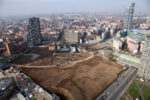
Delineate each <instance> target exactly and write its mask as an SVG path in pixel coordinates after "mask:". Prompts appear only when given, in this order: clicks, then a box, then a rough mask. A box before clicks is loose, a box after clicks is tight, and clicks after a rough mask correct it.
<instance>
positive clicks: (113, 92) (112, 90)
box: [95, 67, 138, 100]
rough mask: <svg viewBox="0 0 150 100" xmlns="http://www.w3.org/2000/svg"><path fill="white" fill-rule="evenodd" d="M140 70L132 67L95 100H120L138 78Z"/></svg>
mask: <svg viewBox="0 0 150 100" xmlns="http://www.w3.org/2000/svg"><path fill="white" fill-rule="evenodd" d="M137 71H138V69H137V68H135V67H130V68H128V69H127V70H126V72H124V73H123V74H122V75H121V76H120V77H119V78H118V79H117V80H116V81H114V82H113V83H112V84H111V85H110V86H109V87H108V88H107V89H105V90H104V91H103V92H102V93H101V94H100V95H99V96H98V97H97V98H96V99H95V100H119V99H120V97H122V96H123V94H124V93H125V92H126V91H127V89H128V88H129V86H130V85H131V84H132V82H133V80H134V79H135V77H136V74H137Z"/></svg>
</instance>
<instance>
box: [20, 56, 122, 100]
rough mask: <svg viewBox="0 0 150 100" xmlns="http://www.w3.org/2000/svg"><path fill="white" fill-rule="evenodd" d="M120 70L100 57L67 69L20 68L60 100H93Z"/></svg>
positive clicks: (114, 64) (117, 66)
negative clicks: (61, 98)
mask: <svg viewBox="0 0 150 100" xmlns="http://www.w3.org/2000/svg"><path fill="white" fill-rule="evenodd" d="M121 68H122V66H121V65H119V64H116V63H113V62H111V61H108V60H104V59H103V58H102V57H100V56H95V57H93V58H91V59H89V60H87V61H84V62H80V63H78V64H76V65H75V66H73V67H69V68H55V67H53V68H26V67H24V68H22V69H23V72H24V73H25V74H27V75H28V76H30V77H31V78H32V79H33V80H34V81H35V82H36V83H37V84H39V85H40V86H42V87H43V88H45V89H46V90H47V91H49V92H50V93H53V92H54V93H56V94H59V95H61V96H62V97H63V99H64V100H93V99H94V98H95V97H96V96H98V95H99V94H100V93H101V92H102V91H103V90H104V89H105V88H106V87H108V85H110V84H111V83H112V82H113V81H114V80H115V79H116V78H117V74H118V73H119V72H120V71H121Z"/></svg>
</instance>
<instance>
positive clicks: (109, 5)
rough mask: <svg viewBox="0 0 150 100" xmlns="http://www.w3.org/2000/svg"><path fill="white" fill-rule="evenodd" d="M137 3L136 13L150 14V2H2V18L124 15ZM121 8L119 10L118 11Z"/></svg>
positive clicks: (65, 0)
mask: <svg viewBox="0 0 150 100" xmlns="http://www.w3.org/2000/svg"><path fill="white" fill-rule="evenodd" d="M131 2H135V3H136V6H135V13H146V14H148V15H149V14H150V10H148V8H149V6H148V5H149V3H150V1H149V0H125V1H122V0H115V1H112V0H109V1H108V0H107V1H106V0H82V1H79V0H1V1H0V12H1V13H0V16H24V15H36V14H51V13H68V12H69V13H70V12H71V13H72V12H89V13H90V12H94V13H95V12H107V13H124V12H125V8H126V7H128V5H129V4H130V3H131ZM118 8H119V9H118Z"/></svg>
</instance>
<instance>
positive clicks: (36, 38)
mask: <svg viewBox="0 0 150 100" xmlns="http://www.w3.org/2000/svg"><path fill="white" fill-rule="evenodd" d="M27 30H28V33H27V43H28V45H29V46H35V45H40V44H41V43H42V36H41V28H40V20H39V18H36V17H33V18H29V23H28V28H27Z"/></svg>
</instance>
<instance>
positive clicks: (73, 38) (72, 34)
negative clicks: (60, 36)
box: [64, 30, 81, 44]
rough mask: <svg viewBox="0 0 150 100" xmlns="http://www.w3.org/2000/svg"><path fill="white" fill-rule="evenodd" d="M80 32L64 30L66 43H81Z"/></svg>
mask: <svg viewBox="0 0 150 100" xmlns="http://www.w3.org/2000/svg"><path fill="white" fill-rule="evenodd" d="M80 37H81V36H80V33H79V32H78V31H73V30H66V31H65V32H64V40H65V42H66V43H70V44H79V41H80Z"/></svg>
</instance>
